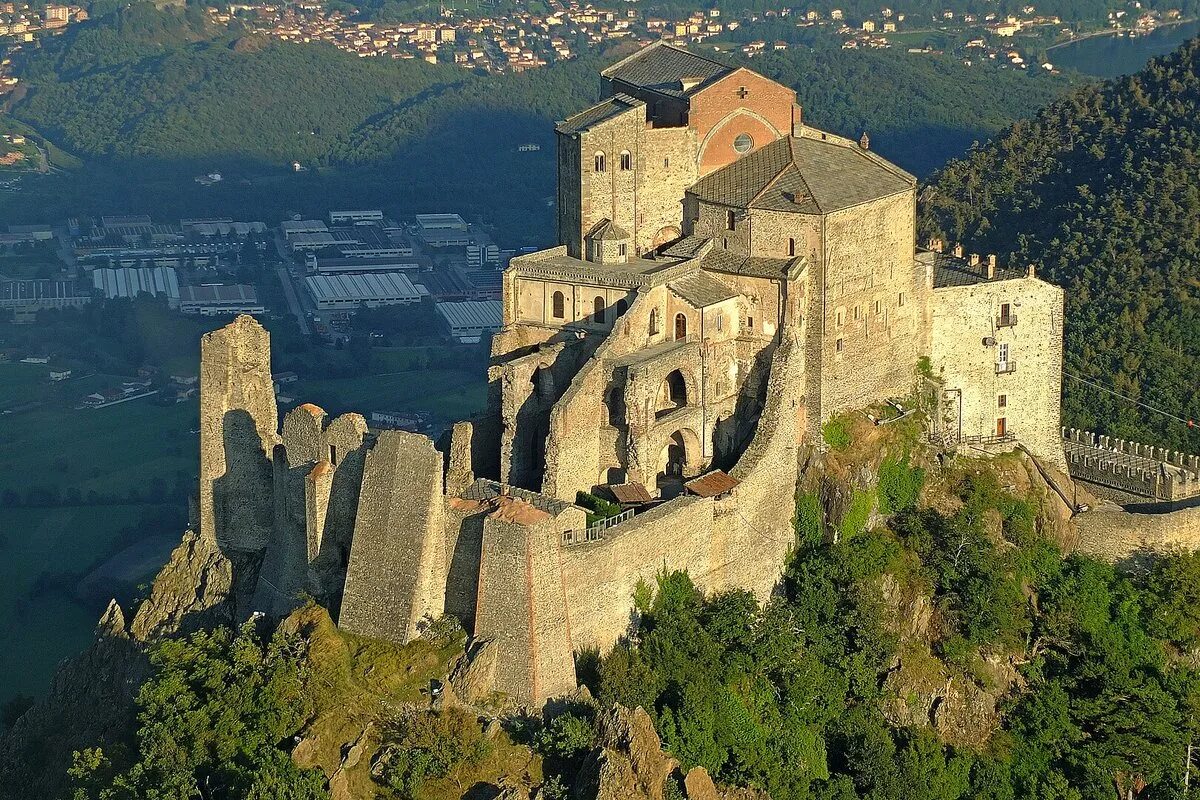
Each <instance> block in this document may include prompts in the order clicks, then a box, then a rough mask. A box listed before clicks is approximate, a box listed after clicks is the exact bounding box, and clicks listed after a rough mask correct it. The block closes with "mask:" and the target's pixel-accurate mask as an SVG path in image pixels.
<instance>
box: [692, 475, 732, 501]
mask: <svg viewBox="0 0 1200 800" xmlns="http://www.w3.org/2000/svg"><path fill="white" fill-rule="evenodd" d="M683 485H684V486H685V487H687V490H688V491H689V492H691V493H692V494H696V495H699V496H701V497H716V496H718V495H722V494H725V493H726V492H730V491H733V489H734V488H735V487H736V486H737V485H738V481H737V479H736V478H731V477H729V476H728V475H726V474H725V473H724V472H722V471H721V470H719V469H714V470H713V471H712V472H709V473H706V474H704V475H701V476H700V477H699V478H693V479H692V480H690V481H688V482H687V483H685V484H683Z"/></svg>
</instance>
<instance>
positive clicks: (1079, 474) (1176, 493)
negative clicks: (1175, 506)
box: [1062, 428, 1200, 503]
mask: <svg viewBox="0 0 1200 800" xmlns="http://www.w3.org/2000/svg"><path fill="white" fill-rule="evenodd" d="M1062 438H1063V444H1064V446H1065V451H1066V458H1067V465H1068V466H1069V467H1070V472H1071V477H1073V478H1077V479H1080V478H1081V479H1083V480H1086V481H1089V482H1091V483H1097V484H1100V485H1101V486H1105V487H1108V488H1110V489H1116V490H1118V491H1120V492H1126V493H1128V494H1131V495H1135V496H1136V497H1137V498H1150V499H1152V500H1161V501H1163V502H1164V503H1179V502H1182V501H1184V500H1190V499H1192V498H1195V497H1200V456H1193V455H1188V454H1186V453H1180V452H1178V451H1172V450H1168V449H1167V448H1165V447H1155V446H1153V445H1148V444H1140V443H1138V442H1130V441H1126V440H1125V439H1119V438H1117V437H1115V436H1105V435H1103V434H1101V435H1097V434H1095V433H1092V432H1091V431H1081V430H1078V429H1076V428H1063V429H1062Z"/></svg>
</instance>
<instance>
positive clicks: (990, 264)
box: [987, 253, 996, 281]
mask: <svg viewBox="0 0 1200 800" xmlns="http://www.w3.org/2000/svg"><path fill="white" fill-rule="evenodd" d="M987 276H988V280H989V281H990V280H992V279H993V278H995V277H996V254H995V253H992V254H991V255H989V256H988V261H987Z"/></svg>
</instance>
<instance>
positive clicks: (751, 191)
mask: <svg viewBox="0 0 1200 800" xmlns="http://www.w3.org/2000/svg"><path fill="white" fill-rule="evenodd" d="M915 185H916V179H915V178H913V177H912V176H911V175H909V174H908V173H907V172H904V171H903V170H901V169H900V168H899V167H894V166H892V165H890V164H888V163H887V162H885V161H884V160H883V159H881V158H878V157H876V156H873V155H871V154H870V153H868V151H866V150H863V149H862V148H860V147H857V146H855V145H847V144H842V143H840V142H836V141H832V140H824V139H818V138H815V137H809V136H799V137H797V136H786V137H784V138H782V139H779V140H777V141H774V142H771V143H770V144H768V145H765V146H763V147H760V148H759V149H758V150H755V151H754V152H752V153H749V154H747V155H745V156H742V157H741V158H739V159H738V160H737V161H735V162H733V163H732V164H730V165H729V166H727V167H724V168H722V169H719V170H717V171H716V172H713V173H711V174H709V175H706V176H705V177H703V178H701V179H700V180H699V181H697V182H696V184H695V185H694V186H692V187H691V188H690V189H689V190H688V191H689V192H691V193H692V194H694V195H696V196H697V197H699V198H700V199H701V200H706V201H708V202H712V203H722V204H725V205H731V206H737V207H741V208H762V209H767V210H771V211H790V212H794V213H802V214H828V213H830V212H833V211H837V210H839V209H843V208H849V207H851V206H856V205H858V204H860V203H865V202H868V201H870V200H875V199H878V198H880V197H887V196H888V195H892V194H895V193H897V192H901V191H904V190H906V189H911V188H912V187H913V186H915Z"/></svg>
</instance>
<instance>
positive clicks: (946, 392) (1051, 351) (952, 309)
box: [930, 278, 1066, 471]
mask: <svg viewBox="0 0 1200 800" xmlns="http://www.w3.org/2000/svg"><path fill="white" fill-rule="evenodd" d="M1002 303H1008V304H1010V306H1011V309H1012V314H1013V315H1014V316H1015V319H1016V324H1014V325H1010V326H1005V327H997V318H998V317H999V314H1000V305H1001V304H1002ZM932 310H933V332H932V341H931V348H930V359H931V361H932V364H933V369H934V374H935V375H936V376H937V377H938V378H940V379H941V380H942V382H943V397H944V398H945V402H946V409H945V413H946V414H947V415H948V416H949V417H950V419H949V420H948V422H947V424H948V426H955V427H957V423H959V422H961V426H962V435H963V436H964V437H967V436H995V435H996V433H997V419H999V418H1001V417H1002V418H1004V419H1005V420H1006V423H1005V425H1006V430H1007V431H1009V432H1011V433H1014V434H1016V436H1017V438H1018V439H1020V441H1021V443H1022V444H1024V445H1025V446H1026V447H1027V448H1029V450H1030V451H1031V452H1033V454H1034V455H1036V456H1037V457H1038V458H1039V459H1041V460H1042V461H1045V462H1047V463H1050V464H1053V465H1054V466H1055V467H1057V468H1058V469H1060V470H1063V471H1066V460H1065V457H1064V456H1063V450H1062V440H1061V429H1060V427H1059V425H1060V422H1059V414H1060V402H1061V400H1060V398H1061V396H1062V357H1063V349H1062V348H1063V336H1062V330H1063V293H1062V290H1061V289H1059V288H1058V287H1057V286H1052V285H1051V284H1049V283H1045V282H1044V281H1040V280H1037V279H1036V278H1017V279H1013V280H1003V281H988V282H986V283H978V284H975V285H973V286H963V287H954V288H943V289H935V290H934V292H933V309H932ZM989 339H990V340H994V341H995V344H985V340H989ZM1005 346H1006V347H1007V352H1008V362H1007V363H1008V364H1009V366H1010V367H1011V371H1006V372H1000V371H998V370H997V363H998V362H999V360H1000V351H1001V348H1002V347H1005ZM959 392H961V399H962V404H961V414H960V412H959V404H958V399H959V398H958V396H959ZM1001 403H1003V405H1001ZM947 433H950V434H956V433H957V431H956V430H948V431H947Z"/></svg>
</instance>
